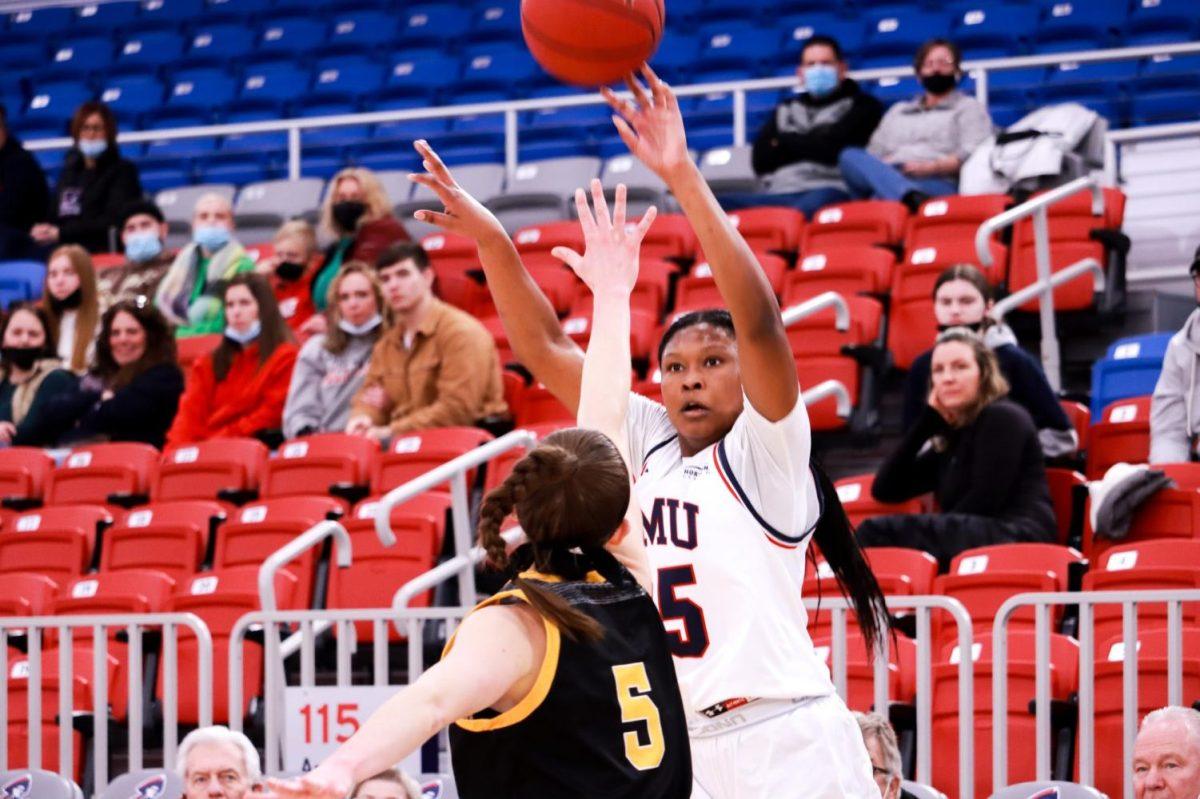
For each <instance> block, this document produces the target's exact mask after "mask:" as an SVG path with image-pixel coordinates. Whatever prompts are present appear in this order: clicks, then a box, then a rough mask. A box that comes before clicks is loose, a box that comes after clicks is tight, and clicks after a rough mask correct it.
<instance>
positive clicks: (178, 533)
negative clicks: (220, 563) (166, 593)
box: [100, 500, 225, 580]
mask: <svg viewBox="0 0 1200 799" xmlns="http://www.w3.org/2000/svg"><path fill="white" fill-rule="evenodd" d="M224 519H225V509H224V508H222V507H221V505H219V504H217V503H216V502H213V501H211V500H179V501H176V502H154V503H151V504H149V505H145V506H143V507H141V508H138V509H136V510H132V511H130V512H129V513H127V514H125V517H124V518H123V519H122V520H121V521H120V522H119V523H118V524H116V525H114V526H113V527H112V528H111V529H109V530H107V531H106V532H105V534H104V547H103V549H102V551H101V553H100V571H102V572H104V571H119V570H121V569H153V570H155V571H158V572H162V573H163V574H166V575H168V576H170V577H172V578H174V579H175V580H182V579H183V578H184V577H188V576H191V575H192V574H193V573H194V572H196V571H197V570H198V569H199V568H200V564H201V563H202V562H203V560H204V554H205V552H207V551H208V539H209V533H210V532H211V530H212V528H213V525H214V523H216V522H220V521H223V520H224Z"/></svg>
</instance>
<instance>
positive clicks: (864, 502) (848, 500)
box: [834, 474, 922, 526]
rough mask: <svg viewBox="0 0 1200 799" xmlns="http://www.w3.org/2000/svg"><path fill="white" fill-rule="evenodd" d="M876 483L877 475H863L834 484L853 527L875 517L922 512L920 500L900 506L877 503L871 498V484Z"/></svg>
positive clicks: (843, 479)
mask: <svg viewBox="0 0 1200 799" xmlns="http://www.w3.org/2000/svg"><path fill="white" fill-rule="evenodd" d="M874 481H875V475H873V474H861V475H856V476H854V477H843V478H842V479H841V480H838V481H837V482H836V483H834V487H835V488H836V489H837V495H838V499H840V500H841V501H842V507H843V508H845V510H846V516H848V517H849V518H850V523H851V524H852V525H854V526H858V525H859V524H861V523H862V522H863V520H864V519H870V518H871V517H873V516H888V515H891V514H907V513H920V512H921V510H922V507H921V501H920V500H919V499H911V500H909V501H908V502H902V503H898V504H889V503H885V502H877V501H876V500H875V498H874V497H872V496H871V484H872V483H873V482H874Z"/></svg>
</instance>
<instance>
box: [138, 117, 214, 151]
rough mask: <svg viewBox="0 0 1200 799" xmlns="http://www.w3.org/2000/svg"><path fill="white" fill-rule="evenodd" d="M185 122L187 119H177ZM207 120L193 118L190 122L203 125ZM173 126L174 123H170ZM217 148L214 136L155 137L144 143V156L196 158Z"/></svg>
mask: <svg viewBox="0 0 1200 799" xmlns="http://www.w3.org/2000/svg"><path fill="white" fill-rule="evenodd" d="M178 121H180V122H183V123H184V124H186V123H187V120H178ZM207 123H208V120H205V119H194V120H192V124H195V125H197V126H199V125H205V124H207ZM172 127H174V125H172ZM216 150H217V139H216V137H206V138H198V139H157V140H155V141H152V142H147V144H146V158H150V159H158V160H169V159H171V158H196V157H198V156H207V155H209V154H210V153H214V152H216Z"/></svg>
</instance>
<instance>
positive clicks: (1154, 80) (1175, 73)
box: [1137, 53, 1200, 92]
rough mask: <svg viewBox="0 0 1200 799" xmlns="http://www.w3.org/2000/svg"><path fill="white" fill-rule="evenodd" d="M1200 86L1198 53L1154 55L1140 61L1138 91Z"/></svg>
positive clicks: (1199, 57) (1199, 55) (1199, 58)
mask: <svg viewBox="0 0 1200 799" xmlns="http://www.w3.org/2000/svg"><path fill="white" fill-rule="evenodd" d="M1198 86H1200V53H1198V54H1192V55H1175V56H1172V55H1166V54H1161V55H1156V56H1154V57H1153V58H1149V59H1147V60H1145V61H1144V62H1143V63H1142V68H1141V72H1140V74H1139V76H1138V78H1137V88H1138V91H1139V92H1140V91H1144V90H1148V89H1155V90H1157V89H1193V88H1197V87H1198Z"/></svg>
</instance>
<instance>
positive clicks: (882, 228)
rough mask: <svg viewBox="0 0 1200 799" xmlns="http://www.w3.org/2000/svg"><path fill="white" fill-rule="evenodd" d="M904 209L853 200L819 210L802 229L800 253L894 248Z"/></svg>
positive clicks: (905, 215) (898, 205) (888, 202)
mask: <svg viewBox="0 0 1200 799" xmlns="http://www.w3.org/2000/svg"><path fill="white" fill-rule="evenodd" d="M907 219H908V209H907V208H905V207H904V205H903V203H898V202H893V201H891V200H854V201H851V202H846V203H839V204H837V205H831V206H828V207H826V208H822V209H821V210H820V211H818V212H817V213H816V214H815V215H814V216H813V218H812V221H811V222H809V224H808V226H807V227H805V228H804V235H803V238H802V241H801V246H800V251H801V253H802V254H804V255H807V254H808V253H809V252H812V251H814V249H815V248H818V247H820V248H825V247H837V246H842V245H863V244H866V245H872V244H882V245H890V244H898V243H899V242H900V239H901V236H903V234H904V223H905V221H906V220H907Z"/></svg>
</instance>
